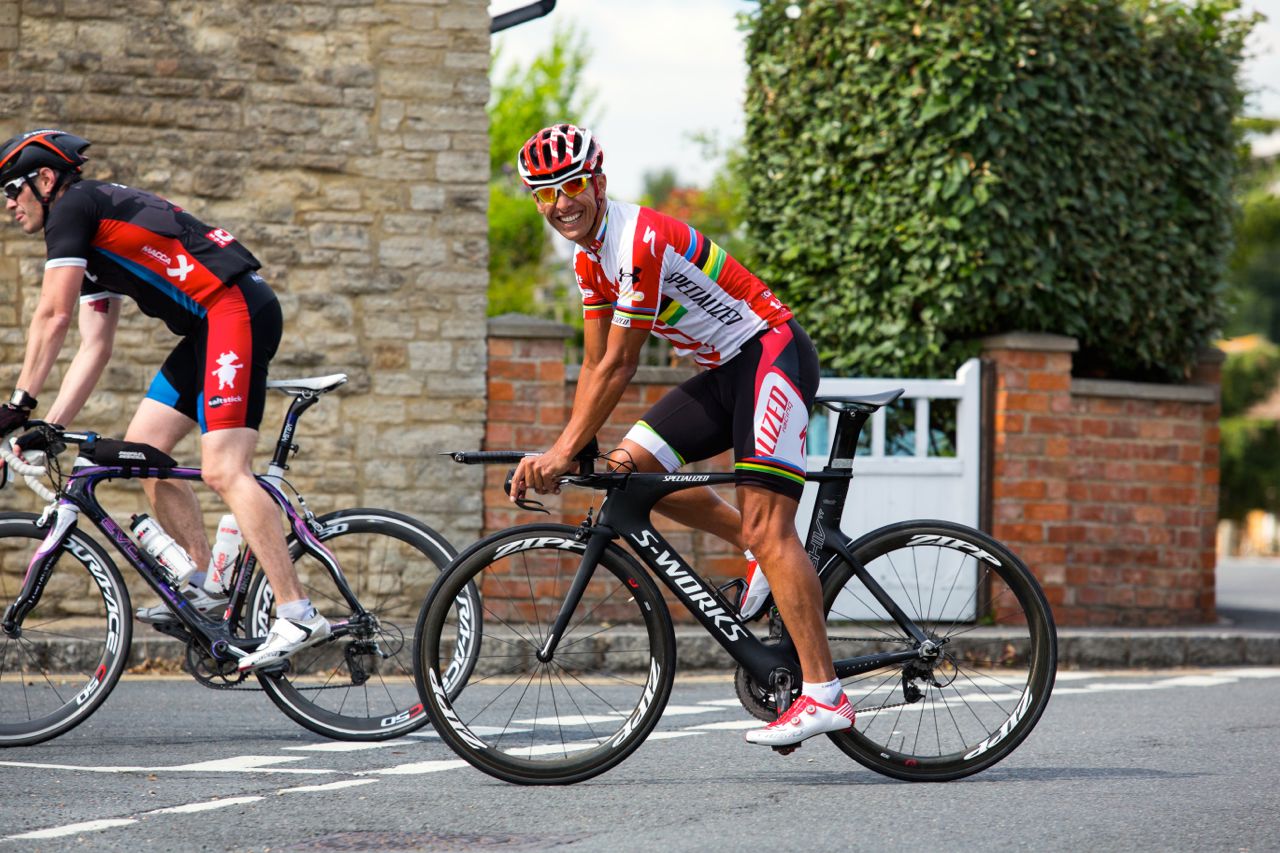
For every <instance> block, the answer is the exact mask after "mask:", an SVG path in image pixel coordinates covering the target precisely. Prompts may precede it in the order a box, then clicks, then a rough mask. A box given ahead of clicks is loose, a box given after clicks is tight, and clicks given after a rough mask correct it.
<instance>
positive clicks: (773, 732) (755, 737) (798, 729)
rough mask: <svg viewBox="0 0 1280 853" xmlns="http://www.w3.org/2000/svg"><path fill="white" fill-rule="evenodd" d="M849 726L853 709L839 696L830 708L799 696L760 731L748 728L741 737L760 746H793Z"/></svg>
mask: <svg viewBox="0 0 1280 853" xmlns="http://www.w3.org/2000/svg"><path fill="white" fill-rule="evenodd" d="M852 727H853V706H852V705H850V704H849V698H848V697H847V696H845V695H844V694H843V693H841V694H840V701H839V702H837V703H836V704H835V705H834V706H831V705H824V704H822V703H821V702H819V701H817V700H815V699H810V698H809V697H808V696H801V697H800V698H799V699H797V700H796V701H794V702H792V703H791V707H790V708H788V709H787V710H786V713H784V714H783V715H782V716H781V717H779V718H778V719H776V720H774V721H773V722H772V723H770V724H769V725H767V726H765V727H764V728H760V729H751V730H750V731H748V732H747V733H746V735H745V737H746V739H747V743H758V744H761V745H762V746H775V747H776V746H794V745H795V744H797V743H799V742H800V741H802V740H806V739H807V738H811V737H813V736H814V735H824V734H828V733H830V732H842V731H844V730H845V729H849V728H852Z"/></svg>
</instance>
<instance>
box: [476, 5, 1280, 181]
mask: <svg viewBox="0 0 1280 853" xmlns="http://www.w3.org/2000/svg"><path fill="white" fill-rule="evenodd" d="M525 3H526V0H500V2H492V3H491V4H490V7H489V8H490V11H491V12H492V13H493V14H498V13H501V12H505V11H509V10H511V9H514V8H517V7H519V6H523V5H525ZM754 5H755V4H754V3H752V2H749V0H643V2H642V0H558V2H557V3H556V8H555V10H554V11H553V12H552V13H551V14H550V15H547V16H546V17H543V18H539V19H538V20H536V21H530V22H528V23H525V24H521V25H519V26H517V27H513V28H512V29H509V30H505V31H503V32H501V33H498V34H496V35H495V36H494V38H495V39H498V40H500V41H501V42H502V44H503V53H504V60H508V61H517V62H520V63H521V64H526V63H527V62H528V61H529V60H530V59H531V58H532V57H534V56H536V55H537V54H538V53H539V52H540V51H541V50H543V49H544V48H545V47H546V45H547V44H548V43H550V41H551V35H552V32H553V30H554V28H555V26H556V24H557V23H560V24H564V23H567V22H569V21H573V22H574V23H575V24H576V25H577V27H578V28H579V29H580V30H581V31H583V32H585V33H586V34H587V37H588V39H589V41H590V44H591V47H592V60H591V62H590V64H589V66H588V70H587V75H586V78H587V79H586V80H585V81H584V82H586V83H587V85H589V86H590V87H591V88H593V89H594V90H595V91H596V102H595V103H596V109H595V114H596V115H597V116H599V118H598V119H597V120H596V121H595V122H594V124H593V126H592V128H591V129H592V131H593V132H595V133H596V134H597V135H598V136H599V138H600V140H601V142H602V143H603V144H604V146H605V157H606V160H605V162H606V164H607V166H608V172H609V189H610V191H611V192H612V193H614V194H616V195H617V197H618V198H621V199H629V200H630V199H636V198H638V197H639V195H640V190H641V186H642V183H643V175H644V173H645V172H646V171H658V170H660V169H662V168H664V167H667V166H670V167H673V168H675V170H676V174H677V175H678V176H679V178H680V181H681V183H684V184H694V185H705V183H706V181H707V179H708V178H709V177H710V175H711V173H712V171H714V168H715V165H716V164H715V163H707V162H705V161H704V160H703V157H702V151H701V149H700V148H699V147H698V146H697V145H695V144H693V143H692V142H690V141H689V136H690V134H693V133H700V132H708V133H711V134H713V135H714V136H716V137H717V138H719V139H720V140H721V141H723V142H728V141H730V140H733V139H736V138H738V137H739V136H741V135H742V130H743V121H742V101H743V89H744V85H745V80H746V73H747V67H746V62H745V60H744V58H743V53H744V45H743V33H742V32H740V31H739V30H738V27H737V22H736V18H735V15H736V13H738V12H740V11H745V10H749V9H751V8H752V7H753V6H754ZM1244 6H1245V9H1246V10H1251V11H1258V12H1261V13H1263V14H1264V15H1266V16H1267V17H1268V21H1266V22H1265V23H1263V24H1261V25H1259V26H1258V28H1257V29H1255V31H1254V35H1253V37H1252V39H1251V40H1250V43H1249V53H1250V58H1249V59H1248V60H1247V63H1246V65H1245V80H1246V85H1247V86H1249V87H1250V88H1251V89H1255V90H1257V92H1256V94H1254V95H1253V96H1252V97H1251V98H1250V100H1249V105H1248V108H1247V110H1246V111H1247V113H1248V114H1249V115H1265V116H1269V117H1273V118H1280V0H1245V2H1244ZM501 70H502V69H501V68H499V69H495V71H498V72H500V71H501ZM534 130H537V128H531V129H530V133H532V132H533V131H534Z"/></svg>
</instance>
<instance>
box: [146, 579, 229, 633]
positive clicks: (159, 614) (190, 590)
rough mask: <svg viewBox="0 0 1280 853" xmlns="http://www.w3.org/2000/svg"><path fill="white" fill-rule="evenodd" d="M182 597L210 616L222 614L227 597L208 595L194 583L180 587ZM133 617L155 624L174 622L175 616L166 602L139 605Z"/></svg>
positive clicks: (225, 606) (176, 618)
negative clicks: (147, 605) (148, 605)
mask: <svg viewBox="0 0 1280 853" xmlns="http://www.w3.org/2000/svg"><path fill="white" fill-rule="evenodd" d="M182 597H183V598H185V599H186V600H187V601H189V602H191V606H192V607H194V608H195V609H196V610H197V611H199V612H200V613H204V614H206V615H210V616H218V617H221V616H222V611H224V610H226V609H227V599H226V597H225V596H215V595H210V594H209V593H208V592H206V591H205V588H204V587H202V586H196V585H195V584H187V585H186V586H184V587H183V588H182ZM133 618H134V619H137V620H138V621H139V622H144V623H146V624H147V625H155V624H157V623H160V622H176V621H177V620H178V617H177V616H174V615H173V611H172V610H170V609H169V607H168V605H166V604H155V605H152V606H151V607H139V608H138V609H137V610H136V611H134V614H133Z"/></svg>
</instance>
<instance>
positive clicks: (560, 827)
mask: <svg viewBox="0 0 1280 853" xmlns="http://www.w3.org/2000/svg"><path fill="white" fill-rule="evenodd" d="M732 695H733V689H732V685H731V683H730V682H729V681H728V679H726V678H724V677H722V676H714V677H704V678H686V679H682V680H681V681H680V682H678V683H677V686H676V691H675V693H674V694H673V696H672V699H671V707H670V708H669V709H668V713H667V715H666V716H665V717H664V719H663V721H662V723H661V725H660V727H659V730H658V733H657V734H656V736H655V737H654V738H652V739H651V740H650V741H649V742H648V743H646V744H645V745H644V746H643V747H641V749H640V750H639V751H638V752H637V753H636V754H635V755H634V756H632V758H631V759H629V760H628V761H627V762H625V763H624V764H622V765H621V766H620V767H618V768H616V769H614V770H612V771H611V772H609V773H607V774H605V775H604V776H602V777H599V778H597V779H595V780H592V781H589V782H586V783H583V784H581V785H577V786H573V787H569V788H521V787H516V786H511V785H506V784H504V783H501V782H498V781H497V780H494V779H491V778H489V777H488V776H485V775H483V774H481V773H479V772H477V771H475V770H473V769H471V768H470V767H469V766H466V765H462V764H461V763H460V762H458V761H456V760H455V759H454V758H453V756H452V754H451V753H449V752H448V751H447V749H446V748H445V747H444V746H443V745H442V744H441V743H440V742H439V741H438V740H437V739H435V738H434V737H433V736H431V734H430V731H429V730H428V731H426V732H423V733H421V734H420V735H419V736H413V737H409V738H404V739H401V740H398V741H394V742H391V743H388V744H384V745H380V746H375V747H354V748H353V746H352V745H348V744H337V743H334V742H327V741H322V740H321V739H319V738H318V737H316V736H314V735H312V734H310V733H309V732H307V731H305V730H303V729H301V728H298V727H297V726H296V725H294V724H293V723H292V722H290V721H289V720H288V719H287V718H285V717H284V716H283V715H281V714H280V713H279V712H278V711H277V710H276V709H275V708H274V706H272V705H271V704H270V703H269V702H268V701H267V700H266V699H265V697H263V696H262V695H261V694H258V693H215V692H211V691H206V690H203V689H201V688H200V687H198V686H196V685H195V684H193V683H192V682H190V681H184V680H178V679H162V680H148V679H139V678H130V679H127V680H125V681H123V682H122V683H121V684H120V686H119V687H118V688H117V689H116V692H115V693H114V694H113V695H112V696H111V697H110V698H109V699H108V701H107V703H106V704H105V705H104V706H103V708H102V709H100V710H99V711H98V713H97V714H96V715H95V716H94V717H93V718H91V719H90V720H89V721H88V722H87V723H85V724H84V725H82V726H80V727H79V728H78V729H76V730H74V731H72V732H70V733H69V734H67V735H65V736H63V737H62V738H60V739H58V740H55V741H52V742H50V743H47V744H42V745H39V746H35V747H26V748H18V749H9V750H5V751H3V752H0V790H3V792H4V795H3V796H2V797H0V851H3V850H23V851H38V850H73V849H74V850H86V849H92V850H136V849H163V850H237V851H250V850H252V851H265V850H272V851H276V850H300V851H301V850H310V851H327V850H383V851H400V850H428V851H446V850H447V851H470V850H490V851H509V850H511V851H515V850H519V851H525V850H556V851H561V850H563V851H601V850H607V851H642V850H643V851H650V850H655V849H661V850H669V851H683V850H691V851H692V850H699V851H701V850H744V849H748V848H757V849H758V848H760V847H764V848H765V849H770V848H774V849H812V850H852V849H858V850H886V849H888V850H896V849H904V848H907V847H909V846H910V847H926V848H931V849H941V850H975V851H976V850H982V851H993V850H995V851H999V850H1073V851H1074V850H1082V849H1083V850H1090V849H1094V850H1223V851H1242V850H1249V851H1264V850H1280V830H1278V829H1277V827H1278V826H1280V817H1278V812H1280V762H1277V761H1276V757H1277V752H1278V751H1280V750H1278V748H1280V669H1260V668H1254V669H1231V670H1217V671H1194V672H1191V671H1159V672H1128V673H1117V672H1107V673H1078V672H1063V673H1061V674H1060V677H1059V682H1058V686H1057V689H1056V690H1055V694H1054V698H1053V700H1052V702H1051V703H1050V706H1049V709H1048V711H1047V712H1046V714H1045V716H1044V718H1043V719H1042V721H1041V723H1040V725H1039V727H1038V728H1037V729H1036V731H1035V732H1033V733H1032V735H1031V737H1030V738H1029V739H1028V740H1027V742H1026V743H1025V744H1024V745H1023V746H1022V747H1021V748H1020V749H1019V750H1018V751H1017V752H1016V753H1015V754H1014V755H1012V756H1011V757H1010V758H1008V759H1006V760H1005V761H1004V762H1003V763H1001V764H1000V765H997V766H996V767H994V768H992V769H991V770H988V771H987V772H985V773H983V774H980V775H978V776H975V777H971V778H969V779H966V780H962V781H959V782H951V783H946V784H935V785H921V784H909V783H901V782H896V781H893V780H890V779H886V778H883V777H881V776H878V775H876V774H875V773H873V772H871V771H869V770H865V769H863V768H862V767H860V766H859V765H857V764H854V763H853V762H851V761H850V760H848V759H847V758H845V757H844V756H843V754H842V753H840V752H838V751H837V750H836V749H835V748H834V747H833V746H831V745H830V744H828V743H826V742H825V741H820V742H816V743H811V744H809V745H806V746H805V747H804V748H802V749H801V750H799V751H798V752H796V753H795V754H793V755H791V756H788V757H781V756H777V755H775V754H774V753H772V752H770V751H769V750H765V749H760V748H754V747H750V746H748V745H746V744H745V743H744V742H743V741H742V739H741V734H740V732H741V729H742V728H744V727H746V726H749V725H751V723H750V722H749V720H748V718H747V715H746V714H745V712H743V711H742V710H741V709H740V708H737V707H734V705H733V703H732Z"/></svg>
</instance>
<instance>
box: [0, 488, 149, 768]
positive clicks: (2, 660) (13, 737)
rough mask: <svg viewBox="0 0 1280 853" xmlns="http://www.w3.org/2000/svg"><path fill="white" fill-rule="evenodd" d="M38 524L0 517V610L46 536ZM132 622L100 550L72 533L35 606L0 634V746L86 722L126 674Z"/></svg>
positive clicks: (29, 518) (16, 515) (31, 518)
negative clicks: (122, 673) (17, 624)
mask: <svg viewBox="0 0 1280 853" xmlns="http://www.w3.org/2000/svg"><path fill="white" fill-rule="evenodd" d="M36 519H37V516H35V515H32V514H31V513H26V512H9V513H4V514H3V515H0V608H4V609H7V608H8V607H9V606H10V605H11V604H12V603H13V601H14V598H15V596H17V594H18V592H19V591H20V590H21V589H22V584H23V578H24V576H25V575H26V572H27V567H28V565H29V564H30V563H31V560H32V558H33V557H34V556H35V554H36V549H37V548H38V547H39V546H40V543H41V541H42V540H43V539H44V537H45V534H46V533H48V529H47V528H40V527H37V526H36ZM132 617H133V611H132V609H131V606H130V604H129V591H128V590H127V589H126V588H125V585H124V580H123V579H122V578H121V577H120V572H119V570H118V569H117V568H116V566H115V564H114V563H113V562H112V561H111V559H110V558H109V557H108V556H107V554H106V552H105V551H103V550H102V547H101V546H100V545H98V543H96V542H94V541H93V540H92V539H90V538H89V537H88V536H86V535H85V534H84V533H83V532H82V531H80V530H75V531H72V533H71V535H70V536H69V537H68V538H67V541H66V542H65V543H64V544H63V546H62V547H61V548H60V549H59V551H58V553H57V557H56V559H55V561H54V563H53V569H52V572H51V574H50V575H49V579H48V583H47V585H46V586H45V588H44V591H43V592H42V593H41V595H40V601H39V603H37V604H36V606H35V608H34V609H33V610H32V611H31V612H30V613H28V614H27V615H26V616H25V618H23V620H22V624H21V625H20V626H15V627H13V628H12V629H11V630H9V631H4V632H0V746H26V745H29V744H33V743H40V742H41V741H44V740H48V739H50V738H53V737H57V736H58V735H60V734H63V733H64V732H66V731H68V730H70V729H72V728H74V727H75V726H77V725H79V724H80V723H81V722H83V721H84V720H85V719H86V718H88V716H89V715H90V714H92V713H93V712H94V711H95V710H96V709H97V708H98V706H99V705H101V704H102V702H103V700H104V699H106V698H107V695H108V694H110V693H111V690H112V688H113V687H115V685H116V682H117V681H118V680H119V679H120V673H121V672H123V671H124V667H125V664H126V662H127V660H128V657H129V644H130V642H131V640H132V638H133V623H132ZM6 618H7V614H6Z"/></svg>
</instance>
